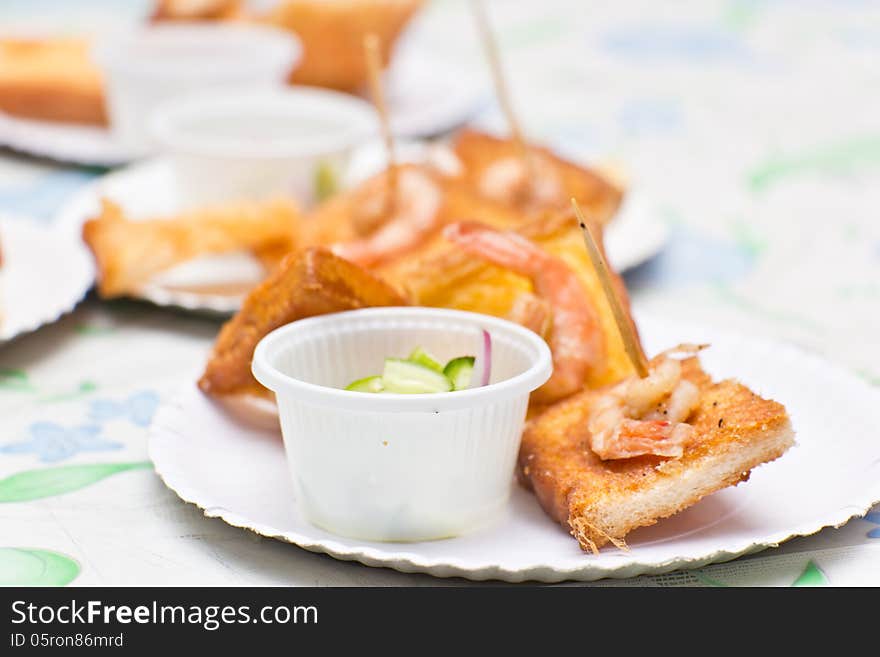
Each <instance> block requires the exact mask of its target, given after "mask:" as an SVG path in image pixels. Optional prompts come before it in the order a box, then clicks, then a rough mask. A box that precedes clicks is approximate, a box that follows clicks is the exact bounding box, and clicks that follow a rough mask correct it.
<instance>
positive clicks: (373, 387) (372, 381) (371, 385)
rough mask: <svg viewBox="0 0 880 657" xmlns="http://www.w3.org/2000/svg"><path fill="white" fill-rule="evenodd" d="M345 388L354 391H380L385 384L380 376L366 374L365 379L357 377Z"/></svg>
mask: <svg viewBox="0 0 880 657" xmlns="http://www.w3.org/2000/svg"><path fill="white" fill-rule="evenodd" d="M345 389H346V390H354V391H355V392H382V391H383V390H385V386H384V384H383V383H382V377H381V376H368V377H367V378H365V379H358V380H357V381H353V382H352V383H349V384H348V385H347V386H346V387H345Z"/></svg>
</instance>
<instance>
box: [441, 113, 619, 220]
mask: <svg viewBox="0 0 880 657" xmlns="http://www.w3.org/2000/svg"><path fill="white" fill-rule="evenodd" d="M453 148H454V150H455V154H456V155H457V156H458V158H459V160H460V161H461V164H462V167H463V174H462V180H463V181H464V182H465V183H466V184H467V185H468V186H469V187H470V188H471V189H472V190H473V191H474V193H476V194H479V195H481V196H485V197H486V198H490V199H492V200H494V201H497V202H499V203H504V204H506V205H508V206H510V207H513V208H517V209H519V210H521V211H523V212H529V213H535V212H540V211H544V210H562V209H565V208H567V207H568V205H569V204H570V202H571V198H572V197H574V198H575V199H577V202H578V204H579V205H580V206H581V207H582V208H584V209H585V210H587V211H589V212H590V213H591V214H592V215H593V217H594V218H595V219H596V220H597V221H598V222H599V223H600V224H602V225H604V224H607V223H608V222H609V221H610V220H611V218H612V217H613V216H614V213H615V212H617V209H618V208H619V207H620V203H621V201H622V199H623V189H622V187H621V186H619V184H618V183H616V182H614V181H612V180H611V179H610V178H609V177H606V176H603V175H600V174H599V173H598V172H596V171H594V170H591V169H587V168H585V167H582V166H579V165H577V164H574V163H573V162H569V161H568V160H564V159H562V158H561V157H559V156H557V155H555V154H554V153H553V152H552V151H550V150H549V149H546V148H540V147H538V146H530V147H529V153H530V166H526V165H525V163H524V162H523V158H522V156H521V153H520V148H519V147H518V146H517V144H516V142H515V141H514V140H512V139H501V138H499V137H493V136H491V135H487V134H484V133H482V132H477V131H475V130H462V131H461V132H459V133H458V136H457V137H456V139H455V142H454V144H453Z"/></svg>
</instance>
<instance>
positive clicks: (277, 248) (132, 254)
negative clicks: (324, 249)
mask: <svg viewBox="0 0 880 657" xmlns="http://www.w3.org/2000/svg"><path fill="white" fill-rule="evenodd" d="M298 232H299V213H298V212H297V210H296V207H295V206H294V205H293V203H291V202H290V201H287V200H283V199H276V200H271V201H265V202H262V203H247V204H241V205H231V206H226V207H221V208H213V209H203V210H197V211H191V212H185V213H182V214H180V215H177V216H174V217H166V218H159V219H149V220H144V221H132V220H130V219H128V218H127V217H126V216H125V213H124V212H123V210H122V208H120V207H119V206H118V205H116V204H115V203H112V202H111V201H108V200H106V199H105V200H102V209H101V213H100V214H99V215H98V216H97V217H95V218H94V219H89V220H88V221H86V222H85V224H84V225H83V239H84V240H85V242H86V244H88V246H89V248H90V249H91V250H92V253H93V254H94V256H95V261H96V262H97V265H98V293H99V294H100V295H101V296H102V297H104V298H110V297H116V296H120V295H123V294H126V293H130V292H135V291H137V290H138V289H139V288H140V287H142V286H143V285H144V284H146V283H147V282H148V281H149V279H150V278H151V277H152V276H154V275H156V274H158V273H160V272H162V271H164V270H166V269H169V268H171V267H173V266H175V265H178V264H181V263H183V262H187V261H189V260H192V259H194V258H196V257H198V256H203V255H209V254H219V253H230V252H236V251H251V252H254V254H255V255H257V256H258V257H260V258H261V260H262V261H263V264H264V265H266V266H267V268H269V269H271V268H272V267H273V266H274V265H275V264H277V262H278V260H280V257H281V256H282V255H283V254H285V253H287V252H289V251H291V250H292V249H293V248H294V246H295V245H296V244H297V241H298Z"/></svg>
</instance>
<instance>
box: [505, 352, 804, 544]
mask: <svg viewBox="0 0 880 657" xmlns="http://www.w3.org/2000/svg"><path fill="white" fill-rule="evenodd" d="M669 361H670V359H669V357H668V356H667V355H665V354H664V355H661V356H659V357H658V358H655V359H654V360H652V361H651V376H652V377H654V378H653V379H652V380H651V381H647V382H645V381H642V380H639V379H638V378H637V377H633V378H632V379H630V380H628V381H627V380H624V381H623V382H622V383H619V384H618V385H616V386H614V387H613V388H606V389H602V390H586V391H584V392H581V393H579V394H577V395H574V396H572V397H570V398H568V399H566V400H564V401H562V402H559V403H558V404H555V405H553V406H551V407H550V408H549V409H548V410H547V411H546V412H545V413H543V414H542V415H540V416H539V417H537V418H536V419H534V420H532V421H530V422H529V424H528V425H527V428H526V431H525V433H524V434H523V441H522V446H521V448H520V453H519V461H518V475H519V478H520V481H521V482H522V483H523V484H524V485H525V486H527V487H528V488H530V489H531V490H533V491H534V493H535V495H536V497H537V498H538V501H539V502H540V504H541V506H542V507H543V509H544V510H545V511H546V512H547V514H548V515H550V517H552V518H553V519H554V520H556V521H557V522H559V523H560V524H561V525H562V526H563V527H564V528H565V529H567V530H569V531H570V532H571V534H572V535H573V536H574V537H575V538H576V539H577V540H578V543H580V545H581V547H582V548H583V549H584V550H590V551H593V552H596V551H598V549H599V548H600V547H602V546H603V545H605V544H606V543H608V542H611V543H613V544H615V545H617V546H619V547H622V546H625V544H624V542H623V540H624V538H625V537H626V535H627V534H628V533H629V532H630V531H632V530H633V529H636V528H637V527H644V526H647V525H653V524H654V523H656V522H657V521H658V520H660V519H661V518H666V517H668V516H671V515H673V514H675V513H678V512H679V511H681V510H683V509H686V508H687V507H689V506H691V505H693V504H696V503H697V502H698V501H699V500H700V499H702V498H703V497H705V496H706V495H709V494H710V493H713V492H715V491H717V490H720V489H722V488H726V487H727V486H735V485H736V484H738V483H739V482H741V481H745V480H747V479H748V477H749V473H750V471H751V469H752V468H755V467H757V466H759V465H760V464H762V463H766V462H768V461H772V460H774V459H776V458H778V457H780V456H781V455H782V454H783V453H784V452H785V451H786V450H787V449H788V448H789V447H791V446H792V445H793V444H794V432H793V430H792V427H791V422H790V420H789V417H788V414H787V413H786V411H785V407H783V406H782V405H781V404H779V403H777V402H775V401H771V400H768V399H763V398H762V397H759V396H758V395H756V394H755V393H753V392H752V391H751V390H749V389H748V388H746V387H745V386H744V385H742V384H740V383H737V382H735V381H732V380H725V381H721V382H717V383H715V382H713V381H712V380H711V378H710V377H709V375H708V374H706V373H705V372H704V371H703V370H702V368H701V366H700V363H699V361H698V359H697V358H696V357H689V358H687V359H686V360H684V361H681V362H680V364H679V365H678V368H679V369H678V375H677V376H672V377H671V378H670V372H669V371H658V369H659V368H661V367H664V368H667V370H668V367H667V366H666V365H665V364H666V363H668V362H669ZM676 362H678V361H676ZM672 373H673V374H675V368H672ZM640 381H641V382H640ZM621 386H623V387H624V388H630V387H632V389H625V390H623V391H622V388H621ZM646 387H647V389H646ZM682 390H684V391H685V392H684V393H682V392H681V391H682ZM644 404H648V405H649V406H648V407H647V408H646V407H644ZM615 407H616V408H617V411H614V408H615ZM609 411H610V413H609ZM673 415H674V416H675V417H672V418H671V419H669V418H670V417H671V416H673ZM631 416H638V417H641V419H633V418H632V417H631ZM661 418H662V419H661ZM679 420H680V421H679ZM679 427H686V429H681V428H679ZM600 434H601V435H600ZM615 434H616V435H615ZM597 450H598V451H599V452H600V453H602V454H603V455H604V457H605V460H603V456H600V453H597ZM605 450H608V451H607V452H606V451H605ZM660 454H665V455H666V456H665V457H664V456H661V455H660Z"/></svg>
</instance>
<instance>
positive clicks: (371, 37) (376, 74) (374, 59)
mask: <svg viewBox="0 0 880 657" xmlns="http://www.w3.org/2000/svg"><path fill="white" fill-rule="evenodd" d="M364 55H365V57H366V60H367V73H368V76H369V79H370V95H371V96H372V97H373V104H374V105H375V106H376V111H377V112H378V114H379V123H380V125H381V128H382V138H383V140H384V141H385V154H386V156H387V158H388V174H387V182H388V185H387V188H386V189H387V197H386V208H387V209H388V210H389V211H390V210H391V209H392V207H393V205H394V203H395V202H396V199H397V152H396V150H395V147H394V135H393V134H392V133H391V121H390V119H389V118H388V106H387V105H386V104H385V92H384V90H383V88H382V77H381V76H382V60H381V56H380V54H379V37H378V36H376V34H374V33H372V32H371V33H369V34H367V35H366V36H364Z"/></svg>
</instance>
